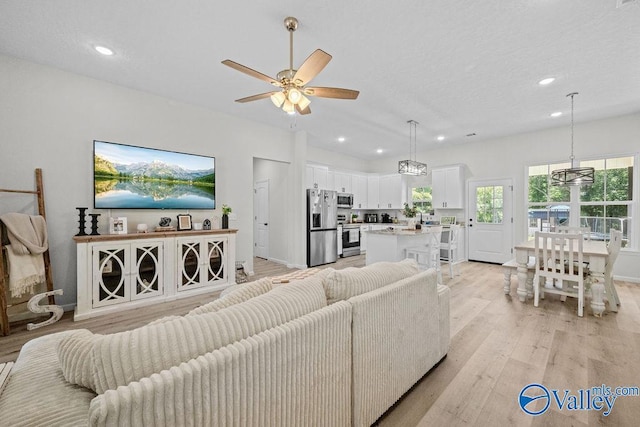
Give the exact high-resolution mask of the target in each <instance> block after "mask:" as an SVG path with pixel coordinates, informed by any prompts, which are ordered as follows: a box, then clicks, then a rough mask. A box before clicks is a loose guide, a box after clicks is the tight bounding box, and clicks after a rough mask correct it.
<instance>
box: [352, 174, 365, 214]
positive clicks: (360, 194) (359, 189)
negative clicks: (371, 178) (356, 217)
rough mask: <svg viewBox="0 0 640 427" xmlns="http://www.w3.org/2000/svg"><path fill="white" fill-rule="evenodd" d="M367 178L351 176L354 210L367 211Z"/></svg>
mask: <svg viewBox="0 0 640 427" xmlns="http://www.w3.org/2000/svg"><path fill="white" fill-rule="evenodd" d="M367 184H368V183H367V177H366V175H351V186H352V189H353V209H366V208H367V207H368V204H367V188H368V185H367Z"/></svg>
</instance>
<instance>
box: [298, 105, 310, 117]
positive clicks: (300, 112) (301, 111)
mask: <svg viewBox="0 0 640 427" xmlns="http://www.w3.org/2000/svg"><path fill="white" fill-rule="evenodd" d="M296 111H297V112H298V114H300V115H301V116H304V115H305V114H311V108H309V106H308V105H307V107H306V108H305V109H302V108H300V106H299V105H297V104H296Z"/></svg>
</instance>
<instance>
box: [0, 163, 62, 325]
mask: <svg viewBox="0 0 640 427" xmlns="http://www.w3.org/2000/svg"><path fill="white" fill-rule="evenodd" d="M0 193H21V194H35V195H36V197H37V201H38V215H41V216H42V217H43V218H44V219H45V221H46V219H47V215H46V211H45V208H44V190H43V185H42V169H40V168H37V169H36V189H35V191H33V190H10V189H5V188H0ZM6 250H7V248H6V247H5V246H4V245H2V242H1V241H0V328H1V329H0V332H1V333H2V335H3V336H6V335H9V332H10V328H9V315H8V313H7V308H8V306H7V288H8V283H9V282H8V278H9V273H8V272H7V271H5V268H4V266H5V260H4V257H5V255H4V251H6ZM43 256H44V271H45V279H46V285H47V292H50V291H53V275H52V274H51V259H50V257H49V250H48V249H47V250H46V251H45V252H44V254H43ZM26 302H27V301H25V302H24V304H25V305H26ZM21 304H22V303H21ZM49 304H51V305H54V304H55V298H54V296H53V295H50V296H49Z"/></svg>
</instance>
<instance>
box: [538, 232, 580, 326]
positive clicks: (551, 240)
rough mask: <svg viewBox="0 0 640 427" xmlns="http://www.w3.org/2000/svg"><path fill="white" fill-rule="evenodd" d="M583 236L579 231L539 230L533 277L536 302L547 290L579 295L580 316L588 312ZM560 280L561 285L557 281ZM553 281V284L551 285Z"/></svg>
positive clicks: (565, 294)
mask: <svg viewBox="0 0 640 427" xmlns="http://www.w3.org/2000/svg"><path fill="white" fill-rule="evenodd" d="M583 241H584V240H583V237H582V235H581V234H579V233H575V234H570V233H541V232H539V231H537V232H536V234H535V257H536V274H535V277H534V279H533V291H534V292H533V305H534V306H535V307H537V306H538V303H539V300H540V298H544V294H545V293H551V294H558V295H560V296H568V297H573V298H577V299H578V316H580V317H582V316H583V312H584V282H585V265H584V263H583V261H582V259H583V249H582V245H583ZM554 282H555V283H557V284H558V285H559V287H556V286H554V285H553V284H554ZM547 284H550V286H547Z"/></svg>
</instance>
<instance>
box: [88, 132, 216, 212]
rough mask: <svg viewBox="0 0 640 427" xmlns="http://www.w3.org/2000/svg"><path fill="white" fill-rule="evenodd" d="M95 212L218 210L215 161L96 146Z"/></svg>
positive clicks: (109, 144)
mask: <svg viewBox="0 0 640 427" xmlns="http://www.w3.org/2000/svg"><path fill="white" fill-rule="evenodd" d="M93 158H94V163H93V176H94V182H93V189H94V207H95V208H96V209H214V208H215V193H216V191H215V189H216V175H215V157H208V156H200V155H195V154H186V153H178V152H174V151H165V150H157V149H154V148H144V147H135V146H132V145H125V144H117V143H113V142H104V141H93Z"/></svg>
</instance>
